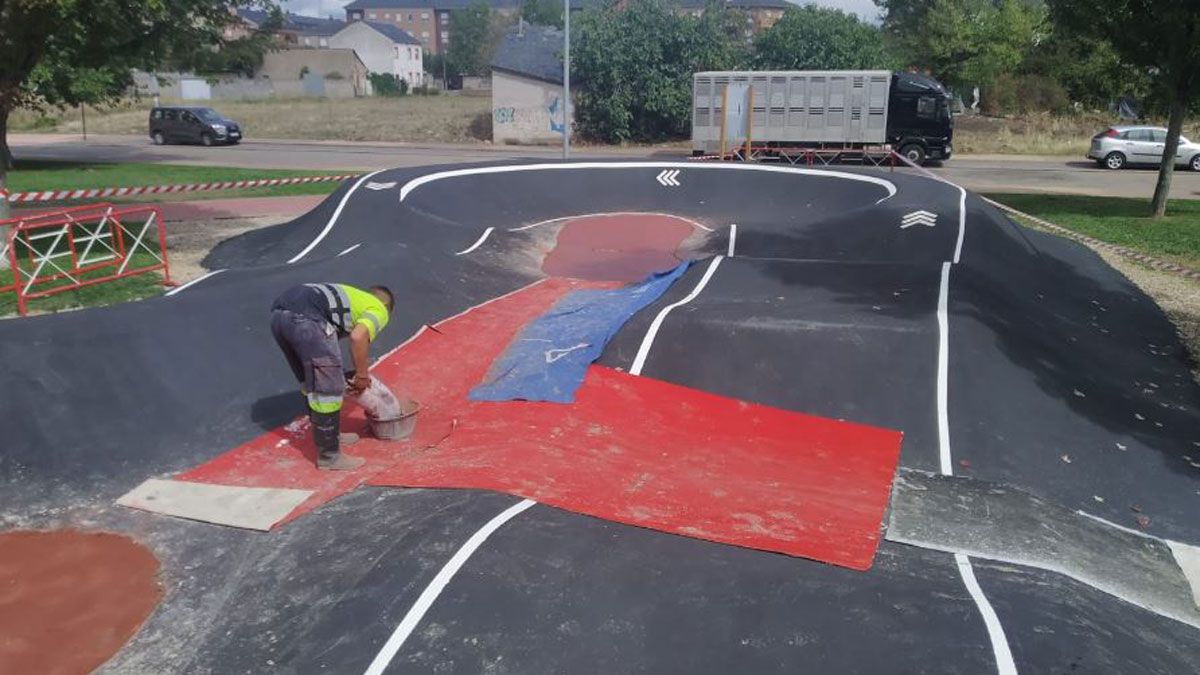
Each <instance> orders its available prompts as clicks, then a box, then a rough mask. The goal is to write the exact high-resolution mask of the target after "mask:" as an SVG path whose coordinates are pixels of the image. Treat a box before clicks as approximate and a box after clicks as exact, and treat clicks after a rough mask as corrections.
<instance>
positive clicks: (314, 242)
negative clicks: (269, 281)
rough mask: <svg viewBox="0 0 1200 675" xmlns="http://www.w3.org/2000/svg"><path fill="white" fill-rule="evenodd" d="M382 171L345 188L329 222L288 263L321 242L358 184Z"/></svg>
mask: <svg viewBox="0 0 1200 675" xmlns="http://www.w3.org/2000/svg"><path fill="white" fill-rule="evenodd" d="M384 171H385V169H380V170H379V171H372V172H371V173H369V174H366V175H365V176H361V177H359V179H358V180H357V181H355V182H354V185H352V186H351V187H350V189H349V190H346V194H344V195H342V201H340V202H338V205H337V209H335V210H334V212H333V215H332V216H330V217H329V222H327V223H325V228H324V229H322V230H321V232H320V234H318V235H317V237H316V239H313V240H312V242H311V243H309V245H308V246H306V247H304V250H303V251H300V252H299V253H297V254H296V255H295V256H294V257H293V258H292V259H291V260H289V261H288V264H289V265H291V264H292V263H294V262H297V261H299V260H301V259H302V258H304V256H306V255H308V254H309V252H310V251H312V250H313V249H314V248H316V247H317V244H319V243H321V240H322V239H324V238H325V236H326V235H328V234H329V232H330V230H332V229H333V226H334V224H335V223H337V219H338V216H340V215H342V209H344V208H346V203H347V202H349V201H350V198H351V197H353V196H354V193H355V192H357V191H358V186H360V185H362V184H363V183H365V182H366V181H367V179H369V178H371V177H373V176H376V175H378V174H381V173H383V172H384Z"/></svg>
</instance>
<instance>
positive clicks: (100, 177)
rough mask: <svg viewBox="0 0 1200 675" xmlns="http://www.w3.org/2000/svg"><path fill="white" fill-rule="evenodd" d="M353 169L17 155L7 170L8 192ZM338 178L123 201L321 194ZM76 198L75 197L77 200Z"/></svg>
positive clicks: (168, 182)
mask: <svg viewBox="0 0 1200 675" xmlns="http://www.w3.org/2000/svg"><path fill="white" fill-rule="evenodd" d="M350 173H355V172H353V171H296V170H291V169H239V168H234V167H225V166H184V165H180V164H136V163H130V164H80V163H74V162H52V161H21V160H18V161H17V163H16V168H15V169H14V170H13V171H12V172H11V173H9V174H8V189H9V190H10V191H11V192H31V191H40V190H75V189H82V188H105V187H142V186H148V185H176V184H181V183H210V182H217V181H231V180H255V179H260V178H291V177H295V176H327V175H334V174H350ZM337 185H338V184H337V183H334V182H329V183H310V184H306V185H280V186H276V187H266V188H251V189H243V190H218V191H212V192H191V193H179V194H169V195H146V196H144V197H141V198H130V199H125V200H122V201H164V200H169V201H184V200H192V199H220V198H231V197H282V196H289V195H320V194H328V193H329V192H332V191H333V190H334V189H335V188H336V187H337ZM76 203H79V202H76Z"/></svg>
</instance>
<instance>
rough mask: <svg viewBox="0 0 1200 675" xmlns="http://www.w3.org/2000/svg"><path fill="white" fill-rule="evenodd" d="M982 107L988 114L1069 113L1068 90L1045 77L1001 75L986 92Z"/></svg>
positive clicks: (981, 101)
mask: <svg viewBox="0 0 1200 675" xmlns="http://www.w3.org/2000/svg"><path fill="white" fill-rule="evenodd" d="M980 99H981V100H980V102H979V107H980V109H981V110H982V111H983V113H984V114H986V115H1015V114H1022V115H1024V114H1029V113H1035V112H1053V113H1059V112H1065V111H1066V110H1067V109H1068V108H1069V107H1070V99H1069V98H1068V97H1067V90H1066V89H1064V88H1063V86H1062V85H1060V84H1059V83H1058V82H1055V81H1054V80H1052V79H1051V78H1049V77H1046V76H1044V75H1008V74H1005V75H1000V76H998V77H997V78H996V80H995V81H994V82H992V84H991V85H990V86H988V87H987V88H985V89H984V90H983V91H982V94H981V96H980Z"/></svg>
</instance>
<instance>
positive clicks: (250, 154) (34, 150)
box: [10, 134, 1200, 199]
mask: <svg viewBox="0 0 1200 675" xmlns="http://www.w3.org/2000/svg"><path fill="white" fill-rule="evenodd" d="M10 142H11V143H12V146H13V153H14V154H15V155H16V157H17V158H18V159H59V160H71V161H106V162H111V161H117V162H169V163H177V164H196V165H208V166H238V167H248V168H290V169H344V170H355V171H358V170H375V169H385V168H405V167H414V166H425V165H430V164H448V163H456V162H476V161H487V160H506V159H554V158H557V157H558V156H559V152H560V150H559V149H558V148H556V147H505V146H490V145H451V144H410V143H350V142H341V141H336V142H334V141H292V140H261V141H260V140H248V141H246V142H244V143H242V144H241V145H238V146H232V147H220V148H203V147H199V146H166V147H158V146H154V145H151V144H150V142H149V140H148V139H145V138H142V137H140V136H92V137H89V139H88V140H87V141H86V142H85V141H83V140H81V139H80V138H79V137H78V136H69V135H61V134H18V135H14V136H12V137H11V138H10ZM686 154H687V151H686V149H682V148H665V149H650V148H587V147H584V148H579V149H577V150H576V152H575V153H574V157H575V158H577V159H579V158H605V157H608V158H613V157H631V158H646V157H654V158H669V157H682V156H685V155H686ZM934 171H935V172H936V173H938V174H940V175H942V176H944V177H945V178H947V179H948V180H951V181H954V182H956V183H959V184H960V185H963V186H964V187H967V188H968V189H971V190H975V191H977V192H1056V193H1073V194H1088V195H1110V196H1119V197H1148V196H1149V195H1150V194H1152V193H1153V191H1154V180H1155V176H1156V173H1155V171H1154V170H1153V169H1130V170H1125V171H1121V172H1111V171H1103V170H1101V169H1099V168H1097V167H1096V166H1095V165H1094V164H1093V163H1091V162H1088V161H1086V160H1084V159H1082V158H1079V159H1071V158H1063V157H1020V158H1012V157H1007V156H1003V155H976V156H963V157H957V158H955V159H953V160H951V161H949V162H947V163H946V164H945V166H943V167H937V168H934ZM1172 196H1173V197H1175V198H1177V199H1200V174H1197V173H1193V172H1188V171H1181V172H1179V173H1178V174H1177V175H1176V177H1175V182H1174V186H1173V190H1172Z"/></svg>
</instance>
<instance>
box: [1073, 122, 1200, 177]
mask: <svg viewBox="0 0 1200 675" xmlns="http://www.w3.org/2000/svg"><path fill="white" fill-rule="evenodd" d="M1166 141H1167V130H1166V129H1163V128H1162V127H1109V128H1107V129H1105V130H1104V131H1101V132H1100V133H1098V134H1096V135H1095V136H1092V147H1091V148H1089V149H1088V153H1087V156H1088V159H1094V160H1096V162H1097V163H1099V164H1100V165H1101V166H1103V167H1106V168H1109V169H1121V168H1124V167H1125V166H1126V165H1129V164H1153V165H1155V166H1157V165H1158V164H1159V163H1160V162H1162V156H1163V148H1164V147H1166V144H1167V143H1166ZM1175 164H1176V165H1178V166H1186V167H1189V168H1190V169H1191V170H1192V171H1200V145H1198V144H1196V143H1193V142H1191V141H1189V140H1188V139H1186V138H1184V137H1183V136H1180V137H1179V150H1178V152H1176V153H1175Z"/></svg>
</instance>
